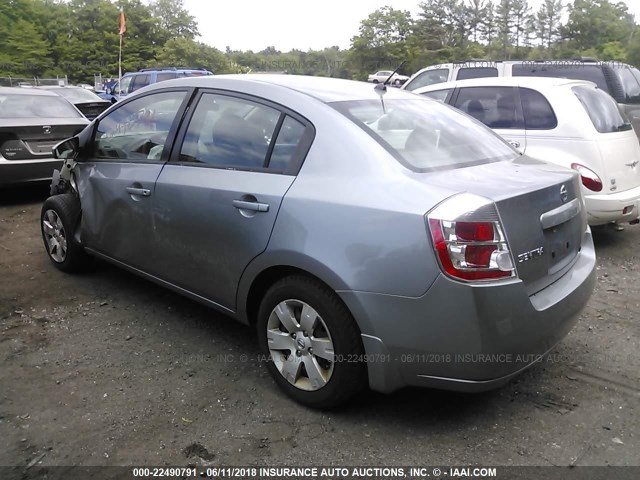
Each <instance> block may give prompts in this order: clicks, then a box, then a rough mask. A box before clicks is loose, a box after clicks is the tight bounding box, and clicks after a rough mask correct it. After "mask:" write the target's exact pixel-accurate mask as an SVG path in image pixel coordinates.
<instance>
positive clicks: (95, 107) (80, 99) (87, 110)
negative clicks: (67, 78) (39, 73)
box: [38, 86, 111, 120]
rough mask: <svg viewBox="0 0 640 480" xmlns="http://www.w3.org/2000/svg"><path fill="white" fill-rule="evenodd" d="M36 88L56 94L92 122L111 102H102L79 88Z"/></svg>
mask: <svg viewBox="0 0 640 480" xmlns="http://www.w3.org/2000/svg"><path fill="white" fill-rule="evenodd" d="M38 88H42V89H45V90H51V91H52V92H53V93H57V94H58V95H60V96H61V97H63V98H66V99H67V100H68V101H69V102H71V103H73V104H74V105H75V107H76V108H77V109H78V110H80V113H82V115H84V116H85V117H86V118H87V119H89V120H93V119H94V118H96V117H97V116H98V115H100V114H101V113H102V112H104V111H105V110H106V109H107V108H109V107H110V106H111V102H109V101H107V100H103V99H102V98H100V97H99V96H97V95H96V94H95V93H93V92H92V91H90V90H88V89H86V88H83V87H79V86H78V87H67V86H63V87H57V86H47V87H38Z"/></svg>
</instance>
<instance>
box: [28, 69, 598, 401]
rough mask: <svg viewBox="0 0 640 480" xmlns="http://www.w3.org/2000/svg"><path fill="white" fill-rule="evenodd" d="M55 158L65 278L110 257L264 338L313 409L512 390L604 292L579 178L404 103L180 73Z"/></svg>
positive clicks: (51, 203)
mask: <svg viewBox="0 0 640 480" xmlns="http://www.w3.org/2000/svg"><path fill="white" fill-rule="evenodd" d="M55 154H56V157H57V158H58V159H59V160H61V161H62V160H64V162H65V164H64V168H62V170H61V172H60V174H59V175H56V176H55V180H54V182H53V185H52V189H53V191H54V192H55V193H56V195H53V196H51V197H50V198H49V199H48V200H47V201H46V202H45V203H44V205H43V208H42V216H41V229H42V237H43V241H44V245H45V249H46V252H47V254H48V255H49V257H50V259H51V261H52V263H53V264H54V265H55V266H56V267H57V268H59V269H60V270H63V271H67V272H75V271H78V270H82V269H83V268H86V266H87V264H88V263H89V259H90V258H91V257H97V258H100V259H103V260H106V261H109V262H113V263H115V264H116V265H119V266H121V267H123V268H126V269H128V270H130V271H132V272H135V273H137V274H139V275H142V276H143V277H145V278H148V279H150V280H152V281H155V282H158V283H160V284H161V285H164V286H166V287H168V288H170V289H173V290H175V291H177V292H180V293H181V294H184V295H186V296H188V297H190V298H192V299H195V300H197V301H200V302H203V303H205V304H206V305H209V306H211V307H213V308H216V309H218V310H220V311H222V312H224V313H226V314H228V315H230V316H232V317H234V318H236V319H237V320H239V321H241V322H244V323H247V324H250V325H253V326H254V328H255V329H256V331H257V335H258V340H259V345H260V351H261V353H262V354H263V357H264V358H265V359H268V362H267V366H268V369H269V371H270V373H271V374H272V375H273V378H274V380H275V382H276V383H277V384H278V385H279V386H280V387H281V388H282V389H283V390H284V392H286V394H288V395H289V396H290V397H292V398H294V399H295V400H297V401H299V402H302V403H304V404H306V405H310V406H313V407H320V408H327V407H332V406H335V405H338V404H340V403H343V402H345V401H348V400H349V399H351V398H353V397H354V395H356V394H357V393H358V392H360V391H361V390H362V389H363V388H365V387H366V386H369V387H370V388H372V389H374V390H377V391H381V392H391V391H394V390H396V389H398V388H401V387H403V386H406V385H417V386H427V387H437V388H447V389H454V390H464V391H473V390H483V389H488V388H493V387H496V386H498V385H501V384H504V383H505V382H507V381H508V380H509V379H510V378H512V377H513V376H515V375H517V374H518V373H519V372H521V371H522V370H523V369H525V368H527V367H528V366H530V365H532V364H534V363H535V362H536V360H538V359H539V356H540V355H544V354H545V353H547V352H549V351H550V349H552V348H553V347H554V346H555V345H556V343H558V342H559V341H560V340H561V339H562V338H563V337H564V336H565V335H566V334H567V333H568V331H569V330H570V329H571V328H572V326H573V325H574V323H575V322H576V320H577V318H578V315H579V313H580V311H581V309H582V308H583V306H584V305H585V304H586V302H587V300H588V298H589V296H590V295H591V292H592V290H593V288H594V283H595V251H594V246H593V241H592V238H591V232H590V230H589V227H588V225H587V211H586V209H585V207H584V199H583V196H582V192H581V181H580V175H579V174H578V172H577V171H576V170H572V169H569V168H564V167H562V166H559V165H555V164H553V163H548V162H541V161H537V160H534V159H531V158H529V157H527V156H526V155H523V156H521V155H520V154H519V153H518V152H517V151H515V150H514V149H513V148H512V147H511V146H510V145H508V144H507V143H506V142H505V141H503V140H502V139H501V138H500V137H498V136H497V135H495V134H494V133H492V132H491V130H489V129H487V128H486V127H485V126H484V125H483V124H482V123H480V122H478V121H477V120H474V119H473V118H471V117H469V116H468V115H465V114H463V113H461V112H459V111H457V110H455V109H452V108H449V107H447V106H445V105H443V104H442V103H439V102H435V101H433V100H431V99H429V98H425V97H423V96H420V95H415V94H412V93H410V92H405V91H402V90H400V89H395V88H385V87H381V86H380V85H377V86H375V87H374V86H372V85H371V84H366V83H361V82H352V81H347V80H337V79H330V78H313V77H299V76H290V75H281V76H278V75H275V76H274V75H260V76H249V75H231V76H210V77H201V78H183V79H176V80H170V81H167V82H162V83H156V84H154V85H150V86H148V87H146V88H144V89H141V90H139V91H137V92H136V93H134V94H132V95H130V96H128V97H127V98H125V99H122V100H121V101H119V102H118V103H117V104H115V105H114V106H112V107H111V108H110V109H109V110H108V111H107V112H105V113H103V114H102V115H101V116H99V117H98V118H97V119H96V120H95V121H93V122H92V123H91V124H90V125H89V126H88V127H87V128H85V129H84V130H83V131H82V132H81V133H79V134H78V135H76V136H75V137H73V138H71V139H69V140H67V141H65V142H63V143H62V144H60V145H58V146H57V147H56V150H55ZM434 355H435V356H434ZM505 356H508V357H509V359H510V360H509V361H503V360H502V359H503V358H505ZM480 357H481V358H482V360H479V361H473V360H471V361H469V360H468V359H469V358H480ZM432 358H433V359H434V360H430V359H432Z"/></svg>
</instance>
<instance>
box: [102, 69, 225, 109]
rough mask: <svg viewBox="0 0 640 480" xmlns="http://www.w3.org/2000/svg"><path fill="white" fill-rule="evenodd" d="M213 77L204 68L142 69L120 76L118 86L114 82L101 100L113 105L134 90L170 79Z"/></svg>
mask: <svg viewBox="0 0 640 480" xmlns="http://www.w3.org/2000/svg"><path fill="white" fill-rule="evenodd" d="M205 75H213V73H212V72H210V71H209V70H205V69H204V68H186V67H167V68H143V69H141V70H140V71H138V72H132V73H127V74H125V75H123V76H122V80H121V82H120V84H118V82H116V83H115V84H114V85H113V86H112V87H111V88H110V89H108V90H107V91H106V92H105V93H104V94H103V95H104V97H103V98H107V97H108V98H107V99H108V100H111V102H113V103H115V102H117V101H118V100H120V99H121V98H124V97H126V96H127V95H129V94H130V93H133V92H135V91H136V90H139V89H141V88H142V87H146V86H147V85H151V84H152V83H157V82H163V81H165V80H171V79H172V78H182V77H199V76H205Z"/></svg>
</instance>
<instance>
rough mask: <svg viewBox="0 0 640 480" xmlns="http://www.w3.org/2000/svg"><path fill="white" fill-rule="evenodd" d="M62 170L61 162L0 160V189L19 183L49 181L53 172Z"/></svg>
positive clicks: (49, 160)
mask: <svg viewBox="0 0 640 480" xmlns="http://www.w3.org/2000/svg"><path fill="white" fill-rule="evenodd" d="M61 168H62V160H56V159H53V158H50V159H44V160H4V159H0V187H3V186H8V185H18V184H21V183H31V182H45V181H50V180H51V176H52V175H53V170H54V169H58V170H60V169H61Z"/></svg>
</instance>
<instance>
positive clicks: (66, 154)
mask: <svg viewBox="0 0 640 480" xmlns="http://www.w3.org/2000/svg"><path fill="white" fill-rule="evenodd" d="M79 152H80V141H79V140H78V137H77V136H76V137H71V138H68V139H67V140H64V141H62V142H60V143H59V144H57V145H56V146H55V147H53V157H54V158H57V159H59V160H66V159H68V158H75V157H77V156H78V153H79Z"/></svg>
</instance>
